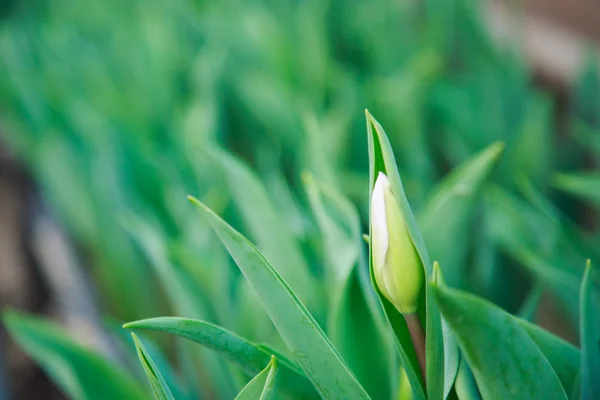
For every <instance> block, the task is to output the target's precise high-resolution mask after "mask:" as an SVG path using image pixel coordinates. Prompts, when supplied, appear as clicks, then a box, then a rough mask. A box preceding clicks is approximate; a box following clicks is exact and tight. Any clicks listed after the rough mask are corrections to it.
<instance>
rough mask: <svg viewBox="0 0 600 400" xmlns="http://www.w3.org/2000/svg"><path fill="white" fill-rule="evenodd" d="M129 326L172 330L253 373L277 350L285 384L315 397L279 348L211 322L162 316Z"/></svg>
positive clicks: (286, 387) (288, 387) (282, 382)
mask: <svg viewBox="0 0 600 400" xmlns="http://www.w3.org/2000/svg"><path fill="white" fill-rule="evenodd" d="M123 327H124V328H126V329H144V330H151V331H159V332H166V333H170V334H173V335H176V336H179V337H182V338H185V339H188V340H191V341H193V342H196V343H199V344H201V345H202V346H204V347H207V348H209V349H212V350H214V351H216V352H217V353H219V354H220V355H221V356H222V357H223V358H225V359H227V360H229V361H231V362H232V363H234V364H235V365H237V366H239V367H240V368H242V370H243V371H244V372H245V373H246V374H248V375H249V376H254V375H256V374H258V373H260V371H261V370H262V368H263V365H265V364H267V363H268V362H269V360H270V357H271V355H273V354H275V355H276V356H277V359H278V360H279V364H280V367H281V368H280V375H281V384H282V387H283V388H285V389H287V390H289V391H290V392H293V393H298V394H301V395H302V396H304V397H309V398H310V397H315V396H316V392H315V390H314V388H313V387H312V385H311V383H310V382H309V381H308V379H306V377H305V376H304V374H303V373H302V371H301V370H300V368H299V367H298V366H297V365H296V364H295V363H294V362H292V361H290V360H288V359H287V358H286V357H284V356H283V355H281V354H279V353H278V352H276V351H274V350H272V349H269V348H267V347H265V346H260V345H256V344H254V343H251V342H249V341H247V340H246V339H244V338H242V337H240V336H238V335H236V334H235V333H233V332H230V331H228V330H226V329H223V328H221V327H219V326H217V325H213V324H211V323H208V322H204V321H198V320H194V319H187V318H175V317H159V318H150V319H144V320H140V321H134V322H129V323H127V324H125V325H124V326H123Z"/></svg>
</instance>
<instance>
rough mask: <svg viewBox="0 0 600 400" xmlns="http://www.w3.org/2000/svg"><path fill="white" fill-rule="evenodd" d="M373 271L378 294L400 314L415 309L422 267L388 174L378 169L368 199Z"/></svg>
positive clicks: (420, 286)
mask: <svg viewBox="0 0 600 400" xmlns="http://www.w3.org/2000/svg"><path fill="white" fill-rule="evenodd" d="M371 233H372V237H371V242H372V244H371V248H372V257H373V274H374V276H375V282H376V283H377V286H378V287H379V290H380V291H381V293H382V294H383V295H384V296H385V298H386V299H388V300H389V301H390V302H391V303H392V304H393V305H394V306H395V307H396V309H397V310H398V311H399V312H400V313H402V314H413V313H415V312H416V311H417V303H418V301H419V293H420V292H421V289H422V287H423V280H424V278H423V275H424V271H423V267H422V265H421V261H420V259H419V255H418V254H417V251H416V249H415V246H414V244H413V242H412V239H411V238H410V235H409V233H408V230H407V227H406V220H405V219H404V214H403V212H402V209H401V208H400V205H399V204H398V201H397V200H396V198H395V197H394V195H393V193H392V191H391V188H390V183H389V181H388V178H387V176H386V175H385V174H384V173H382V172H380V173H379V176H378V177H377V180H376V181H375V187H374V189H373V197H372V199H371Z"/></svg>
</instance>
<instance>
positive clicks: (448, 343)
mask: <svg viewBox="0 0 600 400" xmlns="http://www.w3.org/2000/svg"><path fill="white" fill-rule="evenodd" d="M431 284H432V285H433V286H440V285H443V284H444V279H443V277H442V272H441V270H440V265H439V263H438V262H437V261H435V262H434V263H433V277H432V280H431ZM442 332H443V334H444V399H446V398H447V397H448V395H449V394H450V391H451V390H452V387H453V386H454V381H455V380H456V376H457V374H458V367H459V362H460V355H459V351H458V342H457V341H456V338H455V337H454V334H453V333H452V331H451V330H450V328H449V327H448V323H447V322H446V321H445V320H444V318H443V317H442Z"/></svg>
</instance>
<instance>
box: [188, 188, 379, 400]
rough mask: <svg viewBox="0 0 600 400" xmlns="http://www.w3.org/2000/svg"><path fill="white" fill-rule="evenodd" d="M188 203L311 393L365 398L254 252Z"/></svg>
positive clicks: (316, 328) (303, 311)
mask: <svg viewBox="0 0 600 400" xmlns="http://www.w3.org/2000/svg"><path fill="white" fill-rule="evenodd" d="M189 199H190V201H191V202H192V203H193V204H194V205H195V206H196V208H197V209H198V210H199V211H200V213H201V214H202V215H203V216H204V218H205V219H206V220H207V221H208V222H209V223H210V225H211V226H212V228H213V229H214V231H215V233H216V234H217V236H218V237H219V238H220V239H221V241H222V242H223V244H224V245H225V247H226V248H227V250H228V251H229V253H230V254H231V256H232V258H233V259H234V260H235V262H236V264H237V265H238V267H239V268H240V270H241V271H242V273H243V274H244V276H245V277H246V279H247V280H248V282H249V283H250V285H251V286H252V288H253V289H254V291H255V293H256V295H257V297H258V298H259V300H260V301H261V303H262V305H263V308H264V309H265V310H266V311H267V313H268V314H269V317H270V318H271V320H272V321H273V323H274V324H275V327H276V328H277V330H278V331H279V334H280V335H281V337H282V339H283V340H284V341H285V343H286V345H287V346H288V348H289V349H290V350H291V351H292V352H293V354H294V357H295V359H296V361H297V362H298V364H299V365H300V366H301V367H302V369H303V370H304V372H305V373H306V375H307V377H308V378H309V379H310V380H311V381H312V382H313V384H314V386H315V388H316V389H317V391H318V392H319V393H320V394H321V395H322V396H323V397H325V398H347V399H368V398H369V396H368V395H367V393H366V392H365V391H364V389H363V388H362V387H361V385H360V384H359V383H358V382H357V381H356V378H355V377H354V376H353V375H352V373H351V372H350V370H349V369H348V367H347V366H346V365H345V364H344V362H343V361H342V360H341V359H340V357H339V355H338V353H337V351H336V350H335V349H334V348H333V346H332V345H331V342H330V341H329V339H328V338H327V337H326V336H325V334H324V333H323V331H322V330H321V328H320V327H319V325H318V324H317V322H316V321H315V320H314V318H313V317H312V315H311V314H310V313H309V312H308V310H307V309H306V307H305V306H304V305H303V304H302V303H301V302H300V300H299V299H298V298H297V297H296V295H295V294H294V292H293V291H292V290H291V289H290V287H289V286H288V285H287V283H285V281H284V280H283V279H282V278H281V276H280V275H279V274H278V273H277V271H275V269H273V267H272V266H271V264H269V262H268V261H267V260H266V259H265V258H264V257H263V255H262V254H261V253H260V252H259V251H258V249H257V248H256V247H254V246H253V245H252V244H251V243H250V242H249V241H248V240H246V238H244V237H243V236H242V235H241V234H240V233H239V232H237V231H236V230H234V229H233V228H232V227H231V226H229V225H228V224H227V223H226V222H225V221H223V220H222V219H221V218H219V217H218V216H217V215H216V214H215V213H213V212H212V211H211V210H210V209H208V208H207V207H206V206H205V205H204V204H202V203H201V202H200V201H198V200H196V199H194V198H192V197H190V198H189Z"/></svg>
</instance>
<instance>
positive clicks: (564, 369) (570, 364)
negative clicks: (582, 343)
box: [514, 317, 581, 393]
mask: <svg viewBox="0 0 600 400" xmlns="http://www.w3.org/2000/svg"><path fill="white" fill-rule="evenodd" d="M514 320H515V321H516V322H517V323H518V324H519V325H520V326H521V327H522V328H523V329H525V331H526V332H527V334H528V335H529V337H530V338H531V339H533V341H534V342H535V344H537V346H538V347H539V348H540V350H541V351H542V353H544V356H546V358H547V359H548V362H549V363H550V365H552V368H554V371H555V372H556V375H557V376H558V379H560V382H561V383H562V386H563V388H564V389H565V392H566V393H571V392H572V391H573V388H574V385H575V382H576V380H577V376H578V375H579V370H580V360H581V353H580V351H579V349H578V348H577V347H575V346H573V345H572V344H571V343H568V342H566V341H565V340H563V339H561V338H559V337H557V336H555V335H553V334H552V333H550V332H548V331H546V330H545V329H542V328H540V327H539V326H537V325H534V324H532V323H530V322H528V321H526V320H523V319H521V318H516V317H514Z"/></svg>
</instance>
